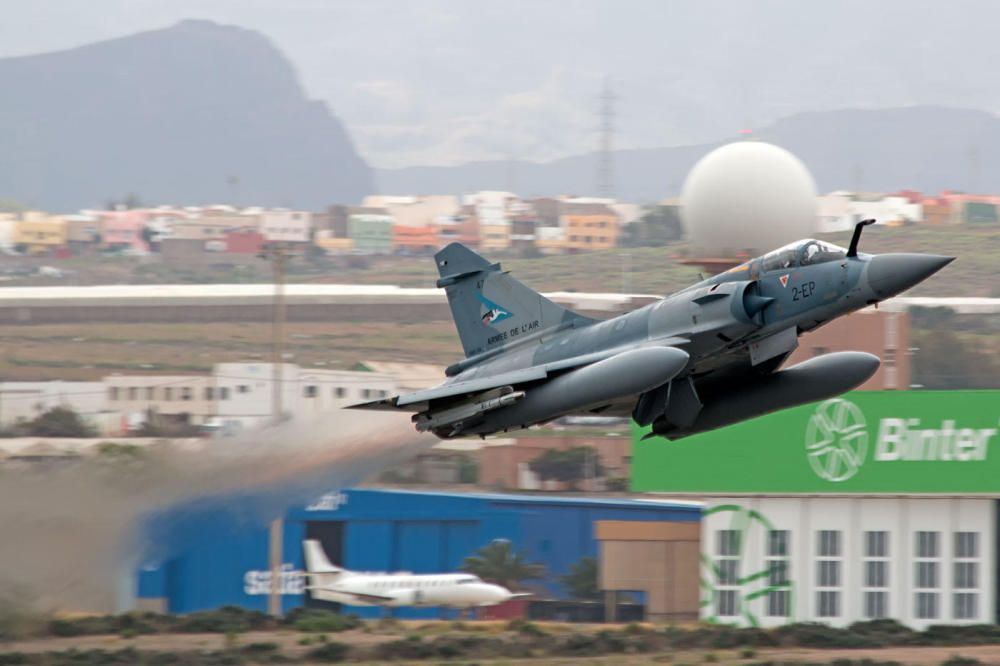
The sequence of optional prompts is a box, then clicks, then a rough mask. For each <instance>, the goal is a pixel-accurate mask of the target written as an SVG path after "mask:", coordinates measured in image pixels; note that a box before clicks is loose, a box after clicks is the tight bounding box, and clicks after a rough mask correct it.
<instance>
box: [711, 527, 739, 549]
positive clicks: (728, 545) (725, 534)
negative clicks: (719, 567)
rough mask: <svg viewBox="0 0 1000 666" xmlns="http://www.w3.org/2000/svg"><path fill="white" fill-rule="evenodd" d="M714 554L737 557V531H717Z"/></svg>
mask: <svg viewBox="0 0 1000 666" xmlns="http://www.w3.org/2000/svg"><path fill="white" fill-rule="evenodd" d="M716 534H717V535H718V541H717V542H716V544H717V550H716V553H717V554H718V555H739V551H740V533H739V531H738V530H719V531H718V532H717V533H716Z"/></svg>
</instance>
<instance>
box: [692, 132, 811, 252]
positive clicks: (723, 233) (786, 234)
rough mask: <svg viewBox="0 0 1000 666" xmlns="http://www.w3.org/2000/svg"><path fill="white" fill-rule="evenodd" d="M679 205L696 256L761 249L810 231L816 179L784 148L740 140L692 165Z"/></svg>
mask: <svg viewBox="0 0 1000 666" xmlns="http://www.w3.org/2000/svg"><path fill="white" fill-rule="evenodd" d="M681 205H682V207H681V219H682V220H683V223H684V228H685V231H686V232H687V236H688V239H689V240H690V241H691V245H692V250H693V251H694V253H695V254H696V255H700V256H733V255H736V254H737V253H740V252H743V251H748V250H752V251H755V252H758V253H759V252H764V251H767V250H770V249H773V248H776V247H780V246H781V245H784V244H786V243H790V242H792V241H794V240H798V239H800V238H806V237H808V236H810V235H812V233H813V231H814V230H815V226H816V205H817V201H816V183H815V181H813V177H812V175H811V174H810V173H809V170H808V169H807V168H806V166H805V165H804V164H803V163H802V161H801V160H799V158H797V157H795V155H792V154H791V153H790V152H788V151H787V150H785V149H784V148H779V147H778V146H775V145H774V144H770V143H764V142H761V141H740V142H738V143H730V144H727V145H725V146H722V147H721V148H716V149H715V150H713V151H712V152H710V153H709V154H707V155H705V156H704V157H703V158H701V159H700V160H699V161H698V163H697V164H695V165H694V168H693V169H691V172H690V173H689V174H688V177H687V180H685V181H684V189H683V191H682V193H681Z"/></svg>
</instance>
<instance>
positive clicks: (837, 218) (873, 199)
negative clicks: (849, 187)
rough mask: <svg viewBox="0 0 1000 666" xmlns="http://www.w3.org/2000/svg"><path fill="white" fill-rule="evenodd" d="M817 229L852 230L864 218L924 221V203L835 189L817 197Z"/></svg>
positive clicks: (880, 220) (883, 220)
mask: <svg viewBox="0 0 1000 666" xmlns="http://www.w3.org/2000/svg"><path fill="white" fill-rule="evenodd" d="M817 202H818V206H817V211H818V212H817V215H818V218H817V224H816V226H817V231H820V232H824V233H829V232H836V231H849V230H851V229H853V228H854V225H855V224H857V223H858V222H860V221H861V220H867V219H875V220H878V221H879V223H882V224H903V223H907V222H922V221H923V219H924V212H923V206H922V205H921V204H920V203H912V202H911V201H910V200H909V199H907V198H906V197H900V196H893V195H886V194H880V193H870V192H844V191H838V192H831V193H830V194H827V195H824V196H821V197H817Z"/></svg>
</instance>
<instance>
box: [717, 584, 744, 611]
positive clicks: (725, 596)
mask: <svg viewBox="0 0 1000 666" xmlns="http://www.w3.org/2000/svg"><path fill="white" fill-rule="evenodd" d="M736 606H737V601H736V590H716V591H715V612H716V613H717V614H718V615H719V617H732V616H734V615H737V614H738V613H739V609H737V607H736Z"/></svg>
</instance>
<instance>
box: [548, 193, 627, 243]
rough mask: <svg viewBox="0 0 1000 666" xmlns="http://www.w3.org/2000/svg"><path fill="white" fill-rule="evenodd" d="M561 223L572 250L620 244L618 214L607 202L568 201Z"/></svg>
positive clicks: (564, 207)
mask: <svg viewBox="0 0 1000 666" xmlns="http://www.w3.org/2000/svg"><path fill="white" fill-rule="evenodd" d="M560 224H561V226H562V228H563V229H565V231H566V248H567V249H568V250H569V251H571V252H579V251H591V250H610V249H612V248H614V247H615V246H616V245H617V244H618V214H617V213H615V211H614V210H612V209H611V208H610V207H608V206H607V205H605V204H599V203H579V204H578V203H567V204H565V205H564V206H563V210H562V216H561V219H560Z"/></svg>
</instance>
